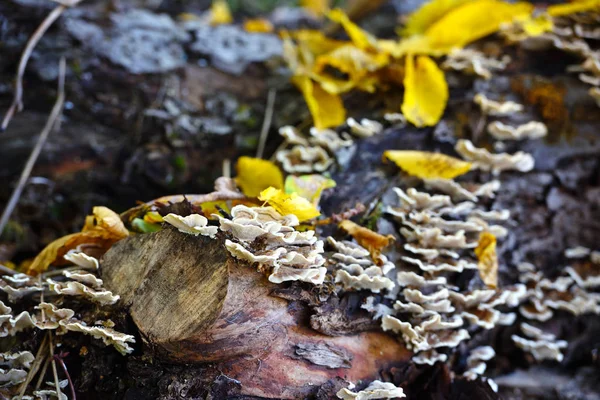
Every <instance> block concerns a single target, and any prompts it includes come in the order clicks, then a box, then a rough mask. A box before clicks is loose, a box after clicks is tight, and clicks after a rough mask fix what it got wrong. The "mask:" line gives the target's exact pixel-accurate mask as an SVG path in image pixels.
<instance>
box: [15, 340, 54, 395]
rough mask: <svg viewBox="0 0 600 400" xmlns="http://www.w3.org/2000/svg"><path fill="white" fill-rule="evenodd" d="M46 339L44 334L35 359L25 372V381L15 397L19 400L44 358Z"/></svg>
mask: <svg viewBox="0 0 600 400" xmlns="http://www.w3.org/2000/svg"><path fill="white" fill-rule="evenodd" d="M46 339H47V336H46V335H44V338H43V339H42V343H41V344H40V348H39V349H38V351H37V353H36V355H35V360H34V361H33V365H32V366H31V369H30V370H29V372H28V373H27V377H26V378H25V382H23V383H22V384H21V391H20V392H19V396H18V397H17V398H18V399H19V400H21V399H22V398H23V395H24V394H25V391H26V390H27V386H29V382H31V380H32V379H33V377H34V376H35V374H36V373H37V371H38V369H39V368H40V364H41V363H42V360H43V359H44V358H45V353H46Z"/></svg>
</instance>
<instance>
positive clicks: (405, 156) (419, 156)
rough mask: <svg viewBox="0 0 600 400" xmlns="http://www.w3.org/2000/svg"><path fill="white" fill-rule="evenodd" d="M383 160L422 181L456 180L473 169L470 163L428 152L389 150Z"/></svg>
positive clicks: (384, 154)
mask: <svg viewBox="0 0 600 400" xmlns="http://www.w3.org/2000/svg"><path fill="white" fill-rule="evenodd" d="M383 159H384V161H385V160H386V159H389V160H391V161H393V162H394V163H395V164H396V165H397V166H398V167H400V168H402V170H404V171H405V172H406V173H408V174H410V175H413V176H416V177H418V178H421V179H435V178H442V179H454V178H456V177H457V176H460V175H463V174H466V173H467V172H469V170H470V169H471V163H469V162H466V161H463V160H459V159H458V158H454V157H450V156H447V155H445V154H440V153H431V152H428V151H413V150H388V151H385V152H384V153H383Z"/></svg>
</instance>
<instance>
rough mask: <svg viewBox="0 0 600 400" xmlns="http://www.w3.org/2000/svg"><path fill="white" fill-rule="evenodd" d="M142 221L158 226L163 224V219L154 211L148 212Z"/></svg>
mask: <svg viewBox="0 0 600 400" xmlns="http://www.w3.org/2000/svg"><path fill="white" fill-rule="evenodd" d="M143 220H144V221H145V222H147V223H149V224H160V223H162V222H163V217H162V216H161V215H160V214H159V213H157V212H156V211H149V212H147V213H146V214H144V218H143Z"/></svg>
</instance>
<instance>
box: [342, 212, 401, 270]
mask: <svg viewBox="0 0 600 400" xmlns="http://www.w3.org/2000/svg"><path fill="white" fill-rule="evenodd" d="M338 226H339V227H340V228H342V229H343V230H345V231H346V232H348V233H349V234H350V236H352V237H353V238H354V240H356V242H357V243H358V244H360V245H361V246H362V247H364V248H365V249H367V250H369V253H371V258H372V259H373V261H374V262H375V263H376V264H377V265H379V263H381V259H380V258H379V256H380V255H381V250H383V249H384V248H386V247H387V246H389V245H390V244H391V243H392V242H393V241H394V240H395V238H394V236H392V235H387V236H383V235H380V234H379V233H377V232H374V231H372V230H370V229H368V228H365V227H363V226H360V225H358V224H356V223H354V222H352V221H350V220H348V219H345V220H343V221H342V222H340V223H339V225H338Z"/></svg>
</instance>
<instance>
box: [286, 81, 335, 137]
mask: <svg viewBox="0 0 600 400" xmlns="http://www.w3.org/2000/svg"><path fill="white" fill-rule="evenodd" d="M292 82H294V84H295V85H296V86H297V87H298V89H300V91H301V92H302V94H303V95H304V100H305V101H306V104H307V105H308V109H309V110H310V113H311V115H312V117H313V122H314V125H315V127H316V128H317V129H325V128H331V127H332V126H338V125H341V124H342V123H344V121H345V120H346V109H345V108H344V104H343V103H342V99H341V98H340V97H339V96H337V95H335V94H331V93H328V92H326V91H325V90H323V88H322V87H321V86H320V85H319V84H318V83H315V82H313V81H312V80H311V79H310V78H309V77H307V76H295V77H293V78H292Z"/></svg>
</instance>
